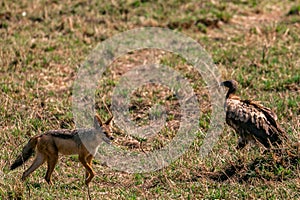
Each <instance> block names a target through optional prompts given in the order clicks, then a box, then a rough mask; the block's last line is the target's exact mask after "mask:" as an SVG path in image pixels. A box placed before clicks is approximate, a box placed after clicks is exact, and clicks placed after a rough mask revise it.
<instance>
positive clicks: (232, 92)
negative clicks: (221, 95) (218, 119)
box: [226, 87, 236, 99]
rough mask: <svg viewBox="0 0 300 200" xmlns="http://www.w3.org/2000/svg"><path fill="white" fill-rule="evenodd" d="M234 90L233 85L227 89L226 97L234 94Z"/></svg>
mask: <svg viewBox="0 0 300 200" xmlns="http://www.w3.org/2000/svg"><path fill="white" fill-rule="evenodd" d="M235 92H236V88H234V87H232V88H229V90H228V92H227V94H226V99H228V98H229V97H232V96H235Z"/></svg>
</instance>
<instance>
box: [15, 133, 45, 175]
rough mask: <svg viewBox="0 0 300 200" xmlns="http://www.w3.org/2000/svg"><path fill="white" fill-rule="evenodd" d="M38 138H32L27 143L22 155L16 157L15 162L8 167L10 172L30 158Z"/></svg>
mask: <svg viewBox="0 0 300 200" xmlns="http://www.w3.org/2000/svg"><path fill="white" fill-rule="evenodd" d="M38 137H39V136H36V137H33V138H31V139H30V140H29V141H28V143H27V144H26V145H25V146H24V148H23V150H22V153H21V154H20V155H19V156H18V157H17V159H16V160H15V162H14V163H13V164H12V165H11V166H10V170H13V169H15V168H17V167H19V166H21V165H22V164H23V163H25V162H26V161H27V160H28V159H29V158H30V156H31V155H32V154H33V152H34V149H35V147H36V144H37V141H38Z"/></svg>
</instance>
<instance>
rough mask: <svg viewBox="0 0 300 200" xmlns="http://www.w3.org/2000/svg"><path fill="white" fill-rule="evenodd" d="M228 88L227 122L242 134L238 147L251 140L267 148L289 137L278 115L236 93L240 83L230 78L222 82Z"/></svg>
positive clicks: (226, 103) (240, 147)
mask: <svg viewBox="0 0 300 200" xmlns="http://www.w3.org/2000/svg"><path fill="white" fill-rule="evenodd" d="M221 86H225V87H227V88H228V92H227V94H226V102H225V111H226V123H227V124H228V125H229V126H231V127H232V128H233V129H234V130H235V131H236V132H237V133H238V134H239V136H240V138H239V141H238V145H237V148H238V149H242V148H244V147H245V146H246V144H247V143H248V142H249V141H259V142H260V143H261V144H263V145H264V146H265V147H266V148H270V147H271V146H277V147H278V145H280V144H282V143H283V142H284V140H286V139H287V134H286V132H285V131H284V130H283V129H282V128H281V127H280V125H279V124H278V122H277V121H276V120H277V115H276V114H275V113H274V112H273V111H272V110H271V109H269V108H267V107H264V106H263V105H261V104H260V103H259V102H256V101H252V100H241V99H240V98H239V97H238V96H236V95H235V92H236V90H237V86H238V83H237V82H236V81H235V80H228V81H224V82H222V83H221Z"/></svg>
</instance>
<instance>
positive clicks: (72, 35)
mask: <svg viewBox="0 0 300 200" xmlns="http://www.w3.org/2000/svg"><path fill="white" fill-rule="evenodd" d="M299 6H300V2H299V1H289V0H284V1H281V2H277V1H254V0H253V1H241V0H235V1H231V2H226V3H225V2H221V1H201V2H197V1H189V2H183V1H175V0H174V1H173V0H172V1H167V2H165V1H160V0H157V1H121V2H116V1H113V2H105V1H88V2H85V1H79V0H76V1H67V2H65V3H64V4H62V3H60V2H58V1H55V0H53V1H48V2H45V1H39V2H32V1H29V2H25V1H24V2H23V1H21V2H19V1H3V2H1V3H0V38H1V39H0V46H1V49H0V66H1V67H0V112H1V115H0V134H1V139H0V144H1V147H2V148H1V151H0V155H1V160H0V168H1V171H0V175H1V176H0V177H1V178H0V196H1V199H54V198H64V199H71V198H72V199H86V198H87V189H86V187H85V186H84V183H83V182H84V181H83V176H84V170H83V167H82V166H81V165H80V163H79V162H78V158H77V157H76V156H71V157H62V158H60V160H59V164H58V165H57V166H56V169H55V172H54V174H53V179H54V185H53V186H48V185H47V184H46V182H45V181H44V180H43V177H44V174H45V171H46V169H45V167H46V166H45V165H44V166H43V167H41V168H39V169H38V170H36V171H35V172H34V173H33V174H31V176H30V177H29V178H28V179H27V180H26V181H25V182H24V183H23V182H21V181H20V177H21V173H22V172H23V171H24V169H25V168H26V167H28V164H26V167H23V166H22V167H20V168H19V169H17V170H15V171H12V172H11V171H9V168H8V167H9V165H10V164H11V163H12V162H13V159H15V157H16V155H17V154H18V153H19V152H20V150H21V147H22V146H23V145H24V143H26V142H27V141H28V139H29V138H30V137H32V136H33V135H35V134H39V133H41V132H43V131H46V130H50V129H59V128H69V129H71V128H74V127H75V124H74V120H73V115H72V84H73V81H74V80H75V78H76V72H77V70H78V69H79V67H80V64H81V63H82V62H83V61H84V59H85V58H86V57H87V56H88V54H89V53H90V51H91V50H92V49H93V48H95V47H96V45H97V44H98V43H100V42H101V41H103V40H105V39H108V38H110V37H111V36H113V35H114V34H117V33H120V32H122V31H126V30H129V29H132V28H137V27H145V26H156V27H166V28H170V29H174V30H177V31H180V32H182V33H184V34H186V35H188V36H190V37H191V38H193V39H195V40H197V41H198V42H199V43H200V44H201V45H202V46H203V47H204V48H205V49H206V50H207V52H208V53H209V54H210V55H211V56H212V58H213V60H214V62H215V64H216V65H217V67H218V68H219V70H220V72H221V73H222V79H236V80H237V81H238V82H239V84H240V89H239V95H240V96H242V97H243V98H251V99H255V100H259V101H262V102H263V104H264V105H266V106H268V107H271V108H272V109H273V110H274V111H275V112H276V113H277V115H278V120H279V122H280V124H281V125H282V127H283V128H284V129H285V130H286V131H287V132H288V133H289V135H290V137H291V138H292V140H293V141H298V140H299V135H300V121H299V116H300V110H299V108H300V105H299V102H300V78H299V74H300V67H299V66H300V60H299V58H300V52H299V49H300V37H299V35H300V28H299V27H300V15H299ZM152 62H155V63H160V64H164V65H167V66H170V67H171V68H173V69H175V70H177V71H178V72H180V73H181V74H182V75H183V76H184V77H186V78H187V79H188V80H189V81H190V83H191V84H192V87H193V89H194V92H195V93H196V95H197V97H198V101H199V102H200V103H199V110H200V111H201V112H202V116H203V117H201V119H200V120H199V125H200V129H201V132H203V133H205V131H206V130H207V129H208V128H209V120H210V117H209V116H210V113H211V105H210V98H209V93H208V91H207V88H206V87H205V83H204V81H203V79H202V77H201V75H200V74H198V73H197V72H195V71H194V70H193V68H192V67H191V66H190V65H189V64H188V63H186V61H185V60H184V59H182V58H180V57H178V56H176V55H173V54H171V53H167V52H163V51H161V50H151V49H150V50H149V49H148V50H140V51H136V52H133V53H129V54H126V55H124V56H122V57H120V58H118V59H117V60H115V61H114V63H113V64H112V65H111V66H110V68H109V70H107V71H106V72H105V76H103V79H102V80H99V85H98V88H97V92H96V106H95V107H96V109H97V112H98V113H100V115H101V117H102V118H105V119H107V118H108V113H107V111H106V109H105V106H104V104H103V101H102V97H103V96H106V98H105V101H106V104H107V105H108V106H110V105H111V99H110V97H111V95H112V91H113V88H114V87H115V86H116V84H117V83H118V81H119V79H120V77H121V76H122V75H123V74H125V73H126V72H127V71H129V70H130V69H132V68H133V67H135V66H138V65H142V64H149V63H152ZM130 95H131V97H130V100H131V102H130V108H131V109H130V113H131V118H132V119H133V120H136V121H137V122H138V123H140V124H143V125H144V124H148V123H149V117H150V116H149V111H150V108H151V107H152V106H153V105H155V104H159V105H162V106H164V107H165V108H166V113H167V122H166V127H164V128H163V129H162V130H161V132H160V133H159V134H158V135H157V136H155V137H153V138H151V139H148V140H146V141H143V142H142V147H143V150H144V151H146V152H151V151H152V150H155V149H159V148H161V147H163V146H164V145H166V144H168V142H169V141H170V140H171V139H172V138H174V136H175V135H176V132H177V130H178V127H179V123H180V117H181V115H180V113H179V112H178V110H179V105H178V100H177V98H176V97H175V96H174V95H172V91H171V90H170V89H168V88H166V87H163V86H159V85H144V86H143V87H141V88H139V89H137V90H136V91H134V93H133V94H130ZM158 114H159V113H158ZM114 136H115V138H116V140H115V141H114V144H115V145H118V146H120V147H121V148H125V149H127V150H130V151H133V152H141V150H140V148H139V147H138V146H134V145H131V146H130V147H129V146H128V147H127V146H126V145H125V144H128V140H130V141H135V139H134V138H130V137H129V136H127V135H126V134H125V133H123V132H122V131H120V130H118V129H116V132H115V134H114ZM202 141H203V135H202V134H201V133H200V132H199V133H198V135H197V138H196V140H195V141H194V142H193V144H192V145H191V147H190V149H189V150H188V152H186V153H185V154H184V155H183V156H181V157H180V158H179V159H177V160H176V161H174V162H173V163H171V165H170V166H168V167H166V168H163V169H161V170H158V171H154V172H148V173H139V174H127V173H125V172H119V171H115V170H113V169H111V168H109V167H105V166H102V165H101V161H95V163H94V165H95V169H96V171H97V174H98V175H97V177H95V178H94V179H93V181H92V183H91V186H90V187H91V188H90V190H91V196H92V197H93V199H116V198H121V199H174V198H180V199H202V198H205V199H228V198H230V199H240V198H243V199H297V198H299V192H298V191H299V189H300V185H299V179H300V177H299V162H300V161H299V157H297V156H296V157H289V156H288V155H287V153H286V152H284V153H283V157H282V159H281V160H280V159H278V160H276V159H274V157H273V156H274V154H272V153H266V154H262V152H263V149H262V148H261V147H259V148H257V146H255V145H250V146H249V147H247V149H246V150H243V151H241V152H238V151H236V150H235V145H236V143H237V136H236V135H235V134H234V132H233V131H232V130H231V129H230V128H229V127H225V129H224V131H223V134H222V135H221V136H220V138H219V141H218V142H217V143H216V144H215V146H214V148H213V151H212V152H211V153H210V154H209V156H208V157H206V158H200V157H199V156H198V151H199V149H200V146H201V144H202ZM132 144H136V143H134V142H133V143H132ZM291 151H292V152H294V149H292V150H291ZM294 153H295V154H296V155H298V154H297V152H294ZM279 158H280V156H279Z"/></svg>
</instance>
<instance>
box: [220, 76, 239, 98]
mask: <svg viewBox="0 0 300 200" xmlns="http://www.w3.org/2000/svg"><path fill="white" fill-rule="evenodd" d="M220 86H225V87H227V88H228V89H229V90H228V93H227V95H226V98H228V97H229V95H230V94H234V93H235V92H236V90H237V86H238V82H237V81H235V80H228V81H224V82H222V83H221V84H220Z"/></svg>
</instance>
